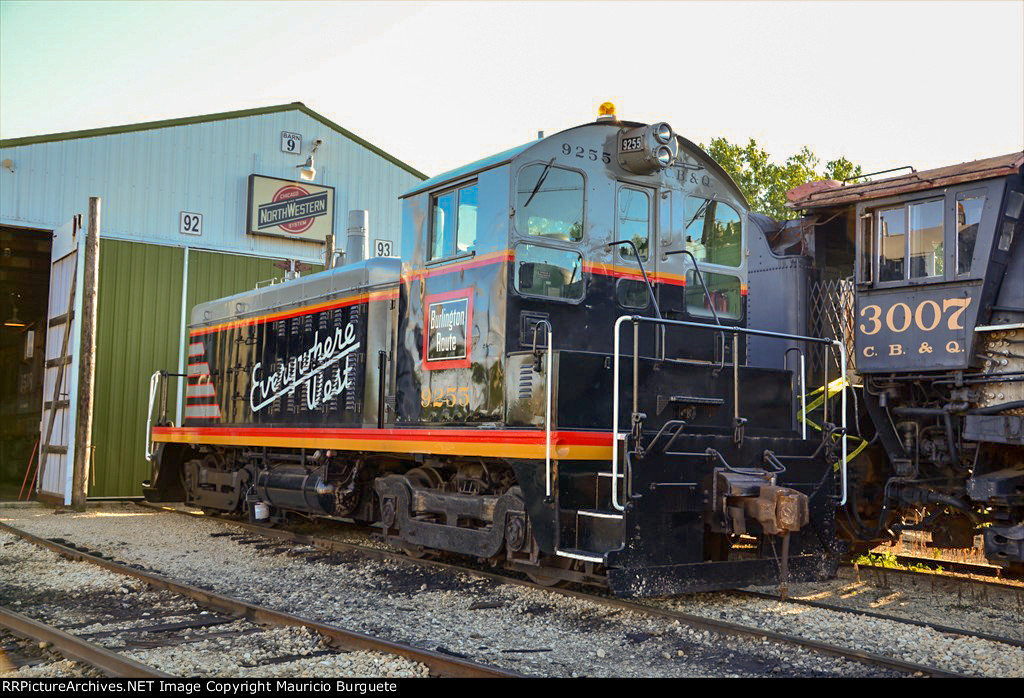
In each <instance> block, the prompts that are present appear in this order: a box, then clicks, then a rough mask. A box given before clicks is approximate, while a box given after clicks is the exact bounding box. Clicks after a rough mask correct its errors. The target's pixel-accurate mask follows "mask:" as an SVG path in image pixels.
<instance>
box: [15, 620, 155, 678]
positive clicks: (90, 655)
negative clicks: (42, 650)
mask: <svg viewBox="0 0 1024 698" xmlns="http://www.w3.org/2000/svg"><path fill="white" fill-rule="evenodd" d="M0 627H4V628H7V629H8V630H9V631H11V632H12V633H14V634H15V635H19V636H21V637H26V638H29V639H31V640H35V641H37V642H49V643H51V644H52V645H53V647H54V649H55V650H57V652H58V653H60V654H61V655H63V656H65V657H67V658H69V659H74V660H76V661H79V662H84V663H85V664H88V665H89V666H91V667H94V668H96V669H98V670H99V671H101V672H102V673H103V674H104V675H105V676H112V677H118V678H130V679H136V678H141V679H169V678H173V675H172V674H165V673H164V672H162V671H159V670H157V669H154V668H153V667H151V666H146V665H145V664H141V663H139V662H136V661H135V660H134V659H129V658H128V657H123V656H121V655H120V654H117V653H116V652H111V651H110V650H108V649H106V648H104V647H100V646H99V645H96V644H94V643H92V642H89V641H88V640H84V639H82V638H80V637H75V636H74V635H72V634H70V633H66V632H64V631H63V630H60V629H59V628H54V627H52V626H49V625H46V624H45V623H40V622H39V621H37V620H33V619H32V618H29V617H27V616H23V615H22V614H20V613H16V612H15V611H12V610H10V609H9V608H5V607H3V606H0Z"/></svg>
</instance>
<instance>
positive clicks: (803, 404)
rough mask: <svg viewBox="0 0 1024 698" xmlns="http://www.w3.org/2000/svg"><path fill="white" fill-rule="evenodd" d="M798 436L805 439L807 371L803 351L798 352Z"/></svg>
mask: <svg viewBox="0 0 1024 698" xmlns="http://www.w3.org/2000/svg"><path fill="white" fill-rule="evenodd" d="M800 414H801V415H802V418H801V420H800V425H801V432H800V438H802V439H804V440H806V439H807V371H806V368H805V366H804V353H803V352H800Z"/></svg>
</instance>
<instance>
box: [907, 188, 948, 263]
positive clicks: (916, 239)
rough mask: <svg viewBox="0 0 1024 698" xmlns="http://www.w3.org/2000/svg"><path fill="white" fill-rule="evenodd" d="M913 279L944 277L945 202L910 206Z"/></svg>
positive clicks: (939, 201)
mask: <svg viewBox="0 0 1024 698" xmlns="http://www.w3.org/2000/svg"><path fill="white" fill-rule="evenodd" d="M908 209H909V213H910V238H909V239H908V243H909V244H910V278H911V279H920V278H927V277H932V276H942V274H943V260H944V259H945V257H944V254H945V252H944V247H943V244H942V243H943V226H942V199H936V200H934V201H924V202H921V203H918V204H911V205H910V206H909V207H908Z"/></svg>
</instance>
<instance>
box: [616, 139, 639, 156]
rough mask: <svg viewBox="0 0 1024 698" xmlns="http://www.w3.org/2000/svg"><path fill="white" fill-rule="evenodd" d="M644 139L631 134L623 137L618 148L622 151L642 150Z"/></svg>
mask: <svg viewBox="0 0 1024 698" xmlns="http://www.w3.org/2000/svg"><path fill="white" fill-rule="evenodd" d="M643 149H644V140H643V138H642V137H641V136H633V137H632V138H623V139H622V142H621V143H620V144H619V150H620V151H622V152H623V153H628V152H631V151H634V150H643Z"/></svg>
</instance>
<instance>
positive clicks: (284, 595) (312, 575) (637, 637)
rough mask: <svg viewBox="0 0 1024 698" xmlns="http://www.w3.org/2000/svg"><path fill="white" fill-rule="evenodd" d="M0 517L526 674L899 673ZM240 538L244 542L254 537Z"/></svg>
mask: <svg viewBox="0 0 1024 698" xmlns="http://www.w3.org/2000/svg"><path fill="white" fill-rule="evenodd" d="M0 520H5V521H7V522H8V523H10V524H11V525H14V526H17V527H19V528H23V529H24V530H26V531H29V532H31V533H34V534H35V535H39V536H42V537H47V538H53V537H61V538H65V539H67V540H71V541H74V542H76V543H78V544H80V545H88V546H90V547H93V548H96V549H98V550H101V551H103V552H104V553H107V554H110V555H113V556H114V557H116V558H117V559H119V560H121V561H124V562H129V563H134V564H139V565H142V566H144V567H146V568H148V569H151V570H154V571H158V572H161V573H163V574H165V575H167V576H170V577H173V578H176V579H180V580H182V581H185V582H187V583H191V584H195V585H199V586H205V587H207V588H212V589H213V590H214V591H218V592H220V593H224V594H228V595H231V596H234V597H237V598H243V599H245V600H249V601H253V602H256V603H260V604H263V605H266V606H269V607H271V608H276V609H278V610H283V611H288V612H291V613H296V614H297V615H301V616H304V617H308V618H314V619H317V620H321V621H326V622H330V623H334V624H336V625H340V626H342V627H345V628H348V629H350V630H357V631H361V632H365V633H368V634H371V635H376V636H379V637H384V638H387V639H390V640H394V641H398V642H405V643H409V644H414V645H417V646H420V647H424V648H426V649H431V650H437V651H442V652H447V653H451V654H455V655H457V656H464V657H467V658H469V659H472V660H474V661H478V662H481V663H486V664H493V665H495V666H502V667H507V668H511V669H514V670H517V671H520V672H522V673H526V674H535V675H547V676H780V675H781V676H892V675H896V674H895V673H894V672H891V671H887V670H883V669H879V668H877V667H870V666H866V665H864V664H860V663H857V662H852V661H848V660H844V659H840V658H835V657H828V656H822V655H820V654H816V653H813V652H811V651H809V650H804V649H800V648H796V647H793V646H792V645H788V644H780V643H775V642H770V641H764V640H751V639H745V638H737V637H732V636H727V635H720V634H716V633H713V632H709V631H701V630H695V629H693V628H689V627H687V626H685V625H683V624H680V623H679V622H678V621H672V620H668V619H664V618H654V617H649V616H645V615H642V614H639V613H633V612H629V611H623V610H618V609H612V608H609V607H607V606H604V605H601V604H600V603H598V602H592V601H587V600H581V599H573V598H568V597H563V596H559V595H555V594H551V593H548V592H546V591H542V590H537V589H530V588H524V587H519V586H515V585H511V584H503V583H500V582H496V581H493V580H489V579H484V578H481V577H478V576H474V575H471V574H468V573H462V572H453V571H448V570H438V569H432V568H427V567H423V566H419V565H416V564H415V563H414V562H411V561H404V560H399V561H394V560H371V559H367V558H365V557H363V556H361V555H359V554H358V553H337V554H331V555H326V556H325V555H317V556H313V557H311V558H309V559H307V558H304V557H302V556H298V557H293V556H289V555H287V554H284V552H282V550H283V549H284V548H287V547H288V546H268V547H265V548H260V549H257V548H256V547H255V546H253V545H244V544H240V543H239V542H237V541H236V540H233V539H232V537H231V536H225V535H224V533H225V531H227V530H229V529H230V528H231V526H230V524H228V525H225V524H224V523H222V522H217V521H210V520H204V519H195V518H189V517H184V516H180V515H175V514H171V513H165V512H156V511H150V510H143V509H140V508H139V507H137V506H134V505H104V506H101V507H98V508H95V509H90V510H89V511H88V512H86V513H85V514H60V515H55V514H53V513H52V512H50V511H47V510H33V509H27V510H4V509H0ZM237 530H238V532H239V534H240V535H239V536H238V537H239V538H251V537H252V536H251V534H246V533H244V532H243V531H242V530H241V529H237ZM213 534H216V535H213ZM7 540H8V538H5V539H4V541H5V542H6V541H7ZM794 593H795V592H794ZM659 603H667V604H669V605H671V606H673V607H676V608H678V609H679V610H682V611H685V612H687V613H695V614H701V615H705V616H708V617H711V618H723V619H726V620H732V621H733V622H738V623H741V624H743V625H748V626H752V627H763V628H777V629H780V630H783V631H785V632H798V633H800V634H802V635H804V636H805V637H812V636H817V637H818V639H822V640H825V641H828V642H833V643H834V644H838V645H841V646H844V647H856V648H861V649H868V648H869V647H875V646H877V645H880V644H884V643H882V642H880V641H879V640H878V639H873V638H887V639H888V643H889V645H888V647H889V648H893V647H904V646H912V647H913V650H914V652H913V654H911V653H910V652H909V650H908V651H906V652H904V651H903V650H898V652H901V653H902V654H900V653H897V652H880V653H886V654H889V655H890V656H897V657H900V658H902V659H906V660H908V661H917V662H920V663H923V664H931V665H934V666H938V667H941V668H944V669H946V670H950V671H957V672H963V673H968V674H975V675H992V676H1021V675H1024V654H1022V652H1021V650H1020V649H1019V648H1012V647H1007V646H1005V645H997V646H994V647H988V646H987V645H992V643H985V644H980V645H975V643H974V642H973V641H970V642H967V641H965V640H964V639H963V638H960V639H958V640H956V641H954V642H947V641H945V638H944V636H942V634H941V633H935V632H932V631H928V630H922V629H919V628H912V627H907V626H905V625H901V624H898V623H892V622H891V621H877V620H876V621H874V625H871V624H866V623H860V622H856V617H855V616H853V615H852V614H847V613H835V612H825V611H821V612H817V613H813V614H811V613H809V611H810V610H814V611H818V610H817V609H805V608H801V609H799V610H794V608H793V607H792V606H791V605H788V604H784V603H779V602H770V601H760V602H753V601H751V600H743V601H739V600H738V597H736V596H735V595H730V594H700V595H687V596H682V597H678V598H676V599H672V600H669V601H659ZM886 623H889V624H891V626H892V627H888V626H886V625H885V624H886ZM947 623H948V620H947ZM758 624H761V625H760V626H759V625H758ZM962 644H963V645H965V646H966V647H967V648H966V649H964V648H961V647H960V645H962ZM882 649H884V648H882ZM870 651H878V650H877V649H872V650H870ZM347 656H351V655H347ZM972 660H973V661H972ZM140 661H145V660H143V659H140Z"/></svg>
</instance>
